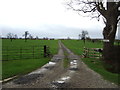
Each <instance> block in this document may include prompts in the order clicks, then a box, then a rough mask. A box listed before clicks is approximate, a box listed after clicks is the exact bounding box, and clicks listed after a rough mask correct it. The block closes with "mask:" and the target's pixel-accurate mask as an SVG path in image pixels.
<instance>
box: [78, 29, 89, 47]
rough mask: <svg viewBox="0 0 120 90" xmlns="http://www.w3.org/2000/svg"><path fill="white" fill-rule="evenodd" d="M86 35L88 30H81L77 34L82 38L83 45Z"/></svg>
mask: <svg viewBox="0 0 120 90" xmlns="http://www.w3.org/2000/svg"><path fill="white" fill-rule="evenodd" d="M87 36H88V31H84V30H83V31H82V32H81V34H79V37H81V40H83V42H84V45H85V39H86V38H87Z"/></svg>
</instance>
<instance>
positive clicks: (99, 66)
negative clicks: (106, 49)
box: [62, 40, 120, 84]
mask: <svg viewBox="0 0 120 90" xmlns="http://www.w3.org/2000/svg"><path fill="white" fill-rule="evenodd" d="M62 42H63V43H64V44H65V46H67V47H68V48H69V49H70V50H71V51H73V52H74V53H75V54H77V55H80V56H81V55H82V54H83V47H84V43H83V41H81V40H62ZM85 47H87V48H102V47H103V44H102V42H95V43H92V42H90V41H86V44H85ZM81 59H82V61H83V62H84V63H85V64H87V66H88V67H90V68H91V69H93V70H94V71H96V72H97V73H99V74H100V75H102V76H103V78H104V79H106V80H109V81H111V82H114V83H116V84H120V80H118V79H119V76H120V74H115V73H111V72H108V71H107V70H106V69H105V68H104V63H103V61H101V60H100V59H95V58H81Z"/></svg>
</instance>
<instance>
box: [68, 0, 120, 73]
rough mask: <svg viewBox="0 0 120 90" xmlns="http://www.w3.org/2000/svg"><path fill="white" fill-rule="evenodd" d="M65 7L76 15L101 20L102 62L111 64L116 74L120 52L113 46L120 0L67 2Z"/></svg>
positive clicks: (119, 67) (119, 66)
mask: <svg viewBox="0 0 120 90" xmlns="http://www.w3.org/2000/svg"><path fill="white" fill-rule="evenodd" d="M67 5H68V6H69V8H71V9H73V10H74V11H77V12H78V13H89V14H91V17H92V18H97V19H98V20H99V19H100V18H101V17H102V18H103V21H104V23H105V27H104V29H103V36H104V45H103V60H104V61H105V62H106V63H109V64H111V65H112V66H113V68H114V70H116V72H117V71H118V70H120V50H118V51H117V49H116V47H115V46H114V41H115V35H116V31H117V24H118V23H119V21H120V0H69V1H68V2H67ZM87 15H88V14H87ZM116 57H117V58H116ZM118 60H119V61H118Z"/></svg>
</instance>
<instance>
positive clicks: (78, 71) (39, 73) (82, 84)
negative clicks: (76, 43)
mask: <svg viewBox="0 0 120 90" xmlns="http://www.w3.org/2000/svg"><path fill="white" fill-rule="evenodd" d="M64 51H65V52H67V54H68V56H67V58H68V59H69V60H70V66H69V67H68V68H67V69H65V68H64V67H63V60H64V58H65V56H64ZM2 86H3V88H117V87H118V86H117V85H115V84H113V83H111V82H109V81H106V80H103V78H102V77H101V76H100V75H99V74H97V73H96V72H94V71H93V70H91V69H89V68H88V67H87V66H86V65H85V64H84V63H83V62H82V61H81V60H80V57H79V56H77V55H75V54H74V53H72V52H71V51H70V50H69V49H68V48H66V47H65V46H64V45H63V44H62V43H61V42H60V41H59V51H58V54H57V55H54V56H53V58H52V59H51V61H50V62H49V63H48V64H46V65H44V66H43V67H41V68H39V69H37V70H35V71H33V72H31V73H29V74H27V75H24V76H22V77H19V78H17V79H14V80H12V81H9V82H7V83H5V84H3V85H2Z"/></svg>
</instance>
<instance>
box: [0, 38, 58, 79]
mask: <svg viewBox="0 0 120 90" xmlns="http://www.w3.org/2000/svg"><path fill="white" fill-rule="evenodd" d="M44 45H47V46H49V49H50V53H51V54H52V55H54V54H56V53H57V52H58V41H57V40H27V42H25V41H24V40H13V41H12V42H11V41H10V40H8V39H4V40H2V48H6V47H7V48H9V52H8V53H9V57H8V61H3V62H2V79H5V78H8V77H11V76H14V75H22V74H25V73H28V72H30V71H32V70H34V69H37V68H39V67H41V66H42V65H44V64H46V63H47V62H48V61H49V60H50V59H51V58H50V57H47V58H44V57H43V54H41V52H43V51H41V50H43V46H44ZM33 46H34V49H36V50H34V51H35V52H36V53H35V55H36V56H39V58H33V57H29V53H32V52H31V49H32V48H31V47H33ZM38 46H39V47H40V48H38ZM20 48H23V49H26V48H27V49H30V50H29V52H24V53H26V55H27V54H28V56H27V57H26V59H24V58H19V56H20V55H18V57H16V58H17V60H14V58H12V57H14V56H15V55H17V53H16V52H18V51H19V50H20ZM37 49H40V50H38V51H37ZM38 52H39V53H38ZM24 53H23V54H24ZM2 54H3V55H2V57H3V58H6V57H5V56H4V54H6V52H4V49H3V51H2ZM9 58H12V59H10V60H9Z"/></svg>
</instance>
